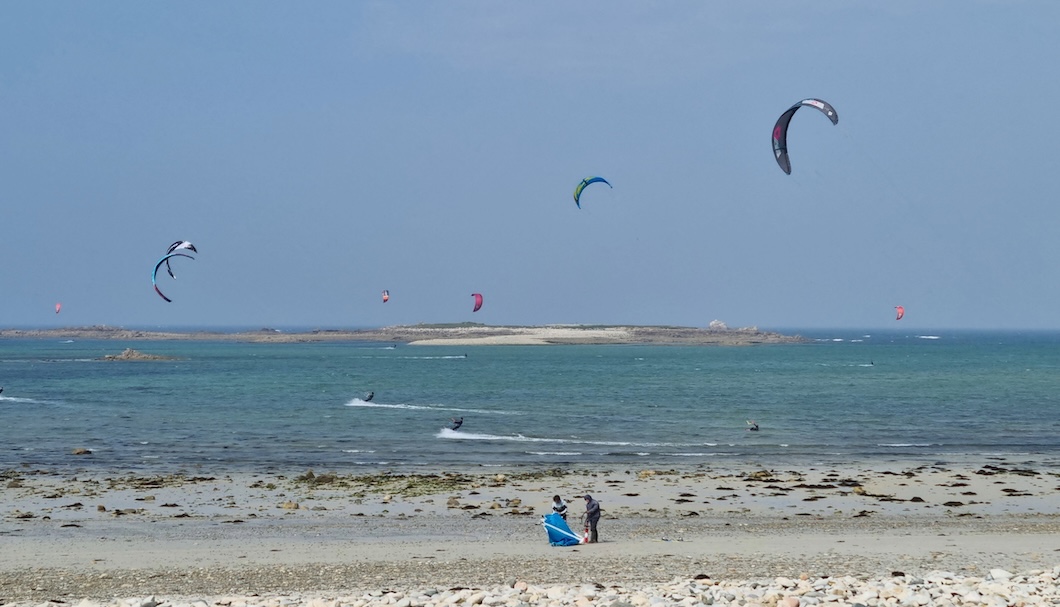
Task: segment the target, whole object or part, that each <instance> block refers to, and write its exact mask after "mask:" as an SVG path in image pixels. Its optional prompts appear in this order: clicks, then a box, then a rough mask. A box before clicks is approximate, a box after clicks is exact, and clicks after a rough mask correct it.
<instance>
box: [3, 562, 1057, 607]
mask: <svg viewBox="0 0 1060 607" xmlns="http://www.w3.org/2000/svg"><path fill="white" fill-rule="evenodd" d="M716 604H735V605H745V606H748V607H749V606H752V605H775V606H776V607H800V606H801V607H811V606H818V605H819V606H826V605H827V606H829V607H848V606H855V605H865V606H872V605H879V606H883V605H918V606H925V605H931V606H936V605H939V606H944V605H951V606H958V605H997V606H1002V605H1021V606H1023V607H1038V606H1040V607H1045V606H1054V605H1056V604H1060V565H1058V566H1056V567H1053V568H1052V569H1049V570H1032V571H1028V572H1026V573H1018V574H1014V573H1010V572H1008V571H1005V570H1002V569H993V570H991V571H990V573H989V575H987V576H984V577H972V576H969V577H962V576H958V575H955V574H953V573H950V572H942V571H938V572H932V573H928V574H927V575H924V576H923V577H916V578H914V577H886V578H867V579H860V578H855V577H849V576H846V577H835V578H832V577H828V578H813V577H809V576H805V577H803V576H800V578H799V579H793V578H785V577H778V578H775V579H773V580H711V579H682V578H676V579H673V580H672V581H670V582H668V583H662V584H653V583H639V584H629V585H613V586H610V587H604V588H598V587H597V586H595V585H593V584H571V585H548V586H537V585H534V584H531V583H528V582H525V581H521V580H520V581H516V582H513V583H511V584H506V585H502V586H492V587H485V588H460V587H455V588H453V589H451V590H442V591H438V590H435V589H426V588H425V589H404V590H373V591H368V592H361V593H354V594H324V593H312V592H306V593H299V594H286V595H262V596H258V595H249V596H232V595H224V596H216V597H177V596H173V597H166V596H160V595H152V596H147V597H127V598H119V599H114V600H109V601H107V600H104V601H99V600H93V599H88V598H85V599H82V600H79V601H72V602H70V603H62V602H55V601H50V602H47V603H44V604H43V605H42V604H40V603H36V602H17V601H16V602H10V603H4V604H2V605H0V607H45V606H46V607H61V606H63V605H69V606H70V607H237V606H248V607H249V606H263V607H278V606H282V607H384V606H386V607H446V606H449V605H457V606H464V605H467V606H472V605H486V606H494V605H497V606H499V605H505V606H511V607H522V606H527V605H548V606H549V607H566V606H573V607H590V606H593V605H601V606H607V607H664V606H669V605H684V606H688V607H699V606H700V605H716Z"/></svg>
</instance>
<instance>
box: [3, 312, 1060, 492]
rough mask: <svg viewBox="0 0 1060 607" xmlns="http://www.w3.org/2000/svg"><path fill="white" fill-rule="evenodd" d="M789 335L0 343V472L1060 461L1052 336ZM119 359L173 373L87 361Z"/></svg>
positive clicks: (1059, 353)
mask: <svg viewBox="0 0 1060 607" xmlns="http://www.w3.org/2000/svg"><path fill="white" fill-rule="evenodd" d="M803 335H807V336H810V337H813V338H815V339H817V341H815V342H814V343H812V344H805V345H783V346H761V347H749V348H719V347H685V346H527V347H522V346H469V347H463V346H460V347H445V346H432V347H426V346H407V345H404V344H399V345H398V346H396V347H389V348H388V347H385V346H382V345H380V344H369V343H342V344H331V343H329V344H240V343H228V342H185V341H174V342H167V341H159V342H135V343H121V342H113V341H72V342H70V341H60V340H0V385H3V386H4V388H5V389H4V392H3V393H2V394H0V420H2V423H0V469H4V468H11V467H18V466H23V465H30V466H34V467H48V468H59V469H62V468H70V469H77V468H90V469H91V468H95V469H100V470H123V471H124V470H128V471H139V472H166V471H175V470H211V471H223V470H232V469H238V470H268V469H305V468H314V469H316V470H318V471H319V470H328V471H331V470H334V471H339V472H355V471H357V470H358V469H365V470H368V469H376V468H380V467H387V468H391V469H402V468H409V467H418V466H424V465H427V466H437V465H443V466H444V465H487V466H491V465H504V466H511V465H522V464H526V465H557V466H567V465H574V466H591V465H594V464H599V463H606V464H632V465H638V466H643V465H654V466H659V465H685V464H703V463H706V464H712V463H716V464H718V465H730V464H734V463H735V464H758V463H762V464H765V465H783V464H785V463H791V464H799V463H836V462H849V461H859V462H860V461H865V462H874V461H887V460H898V459H903V460H904V459H922V460H924V461H927V462H931V461H936V460H947V459H953V458H958V457H961V456H974V457H980V458H981V457H989V456H998V455H1000V456H1014V457H1017V458H1022V459H1025V460H1028V461H1037V462H1044V463H1045V464H1046V465H1057V464H1056V462H1057V461H1060V334H1056V333H1026V334H1018V333H960V332H950V333H947V332H940V333H938V334H935V335H919V336H918V335H913V334H905V333H902V334H898V333H894V334H884V333H872V334H868V333H865V332H856V331H845V332H828V331H813V332H803ZM127 346H131V347H134V348H136V349H139V350H141V351H144V352H148V353H152V354H165V355H170V356H176V357H180V360H176V361H164V362H101V361H98V360H95V359H96V358H99V357H101V356H103V355H105V354H116V353H118V352H120V351H121V350H122V349H123V348H125V347H127ZM465 355H466V357H465ZM369 390H371V391H374V392H375V398H374V399H373V400H372V401H371V402H364V401H363V400H362V398H363V396H364V394H365V393H366V392H368V391H369ZM457 416H462V417H463V418H464V420H465V421H464V425H463V427H462V428H460V430H458V431H455V432H454V431H451V430H448V429H446V428H445V427H446V425H447V424H448V423H449V420H450V418H452V417H457ZM748 419H754V420H756V421H758V423H759V424H760V426H761V431H759V432H748V431H747V430H746V427H747V426H746V423H745V421H746V420H748ZM78 447H84V448H88V449H91V450H92V451H93V455H91V456H82V457H76V456H72V455H71V454H70V452H71V450H72V449H74V448H78Z"/></svg>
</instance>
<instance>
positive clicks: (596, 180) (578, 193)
mask: <svg viewBox="0 0 1060 607" xmlns="http://www.w3.org/2000/svg"><path fill="white" fill-rule="evenodd" d="M591 183H607V180H606V179H604V178H603V177H586V178H585V179H582V180H581V183H579V184H578V187H576V188H574V204H576V205H578V208H579V209H580V208H582V203H581V197H582V190H584V189H585V186H587V185H589V184H591ZM607 187H609V188H610V187H612V186H611V184H610V183H607Z"/></svg>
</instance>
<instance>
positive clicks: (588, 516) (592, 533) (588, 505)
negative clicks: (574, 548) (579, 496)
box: [584, 493, 600, 544]
mask: <svg viewBox="0 0 1060 607" xmlns="http://www.w3.org/2000/svg"><path fill="white" fill-rule="evenodd" d="M584 497H585V524H586V525H587V526H588V527H589V543H590V544H595V543H596V542H597V540H599V539H600V537H599V536H598V535H597V533H596V523H598V522H600V502H598V501H596V500H594V499H593V496H591V495H589V494H588V493H586V494H585V495H584Z"/></svg>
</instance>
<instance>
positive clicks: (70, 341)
mask: <svg viewBox="0 0 1060 607" xmlns="http://www.w3.org/2000/svg"><path fill="white" fill-rule="evenodd" d="M59 343H61V344H72V343H74V340H72V339H67V340H65V341H61V342H59Z"/></svg>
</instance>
